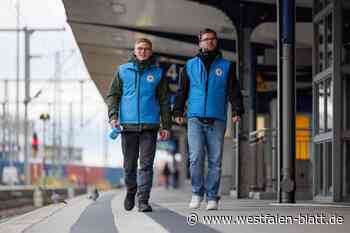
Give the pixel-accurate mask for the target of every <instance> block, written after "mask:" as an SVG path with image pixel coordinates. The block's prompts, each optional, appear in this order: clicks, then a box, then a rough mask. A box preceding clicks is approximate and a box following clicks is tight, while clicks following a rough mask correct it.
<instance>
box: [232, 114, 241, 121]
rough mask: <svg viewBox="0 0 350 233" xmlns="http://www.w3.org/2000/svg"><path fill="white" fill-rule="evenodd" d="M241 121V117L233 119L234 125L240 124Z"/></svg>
mask: <svg viewBox="0 0 350 233" xmlns="http://www.w3.org/2000/svg"><path fill="white" fill-rule="evenodd" d="M240 121H241V117H240V116H234V117H232V122H233V123H238V122H240Z"/></svg>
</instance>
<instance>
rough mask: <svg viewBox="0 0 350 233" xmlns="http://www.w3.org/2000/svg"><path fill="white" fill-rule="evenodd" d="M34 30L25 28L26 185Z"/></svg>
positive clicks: (28, 180) (28, 176)
mask: <svg viewBox="0 0 350 233" xmlns="http://www.w3.org/2000/svg"><path fill="white" fill-rule="evenodd" d="M33 32H34V31H33V30H29V29H27V28H24V40H25V67H24V86H25V87H24V88H25V92H24V93H25V97H24V148H23V151H24V177H25V183H26V184H30V168H29V142H28V133H29V132H28V131H29V122H28V104H29V102H30V35H31V34H32V33H33Z"/></svg>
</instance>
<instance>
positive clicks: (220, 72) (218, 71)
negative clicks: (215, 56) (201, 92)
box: [215, 68, 223, 77]
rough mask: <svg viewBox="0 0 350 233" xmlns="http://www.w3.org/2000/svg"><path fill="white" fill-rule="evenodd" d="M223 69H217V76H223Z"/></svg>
mask: <svg viewBox="0 0 350 233" xmlns="http://www.w3.org/2000/svg"><path fill="white" fill-rule="evenodd" d="M222 73H223V72H222V69H220V68H217V69H216V70H215V74H216V76H218V77H220V76H222Z"/></svg>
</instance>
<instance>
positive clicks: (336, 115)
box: [332, 0, 347, 202]
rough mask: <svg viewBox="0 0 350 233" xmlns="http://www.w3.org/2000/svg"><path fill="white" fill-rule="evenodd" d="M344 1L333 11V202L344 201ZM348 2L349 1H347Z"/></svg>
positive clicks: (335, 0)
mask: <svg viewBox="0 0 350 233" xmlns="http://www.w3.org/2000/svg"><path fill="white" fill-rule="evenodd" d="M342 2H345V1H342V0H334V1H333V4H334V9H333V19H334V20H333V21H334V22H333V34H334V43H333V51H334V60H333V146H332V160H333V161H332V166H333V167H332V173H333V174H332V179H333V181H332V183H333V201H335V202H338V201H342V199H343V197H342V192H343V190H342V188H343V187H342V180H343V179H344V177H343V176H342V171H343V163H342V161H343V158H342V156H343V155H342V154H343V150H342V147H343V139H342V136H341V135H342V133H343V125H342V123H343V120H342V116H343V110H342V106H343V105H342V102H343V99H342V95H343V94H342V90H343V88H342V62H341V59H342V44H343V42H342V38H343V35H342V33H343V22H342V18H343V15H342V11H343V6H342ZM346 2H347V1H346Z"/></svg>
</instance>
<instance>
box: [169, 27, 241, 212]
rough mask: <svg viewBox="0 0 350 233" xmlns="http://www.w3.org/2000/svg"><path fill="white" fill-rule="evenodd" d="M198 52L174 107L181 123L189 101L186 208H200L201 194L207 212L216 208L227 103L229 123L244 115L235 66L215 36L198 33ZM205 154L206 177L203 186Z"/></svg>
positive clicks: (188, 66) (210, 32)
mask: <svg viewBox="0 0 350 233" xmlns="http://www.w3.org/2000/svg"><path fill="white" fill-rule="evenodd" d="M199 47H200V51H199V53H198V55H197V56H195V57H194V58H192V59H190V60H189V61H188V62H187V63H186V65H185V68H184V70H183V72H182V73H181V75H180V81H179V89H178V92H177V96H176V103H175V108H174V116H175V121H176V123H178V124H182V123H183V122H184V108H185V102H186V100H188V106H187V118H188V129H187V130H188V132H187V135H188V144H189V155H190V173H191V183H192V200H191V202H190V204H189V208H191V209H196V208H199V207H200V204H201V202H202V200H203V197H204V195H205V194H206V198H207V210H216V209H218V201H219V199H220V198H219V196H218V190H219V185H220V178H221V161H222V152H223V142H224V134H225V130H226V115H227V102H228V100H230V102H231V105H232V121H233V122H238V121H239V120H240V116H241V115H242V113H243V111H244V110H243V104H242V96H241V91H240V86H239V83H238V81H237V79H236V76H235V73H234V65H233V64H232V63H231V62H230V61H228V60H226V59H224V58H222V54H221V52H220V51H219V49H218V38H217V34H216V32H215V31H214V30H212V29H205V30H203V31H201V32H200V34H199ZM205 152H207V156H208V174H207V179H206V187H205V184H204V174H203V169H204V160H205Z"/></svg>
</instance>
